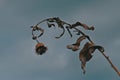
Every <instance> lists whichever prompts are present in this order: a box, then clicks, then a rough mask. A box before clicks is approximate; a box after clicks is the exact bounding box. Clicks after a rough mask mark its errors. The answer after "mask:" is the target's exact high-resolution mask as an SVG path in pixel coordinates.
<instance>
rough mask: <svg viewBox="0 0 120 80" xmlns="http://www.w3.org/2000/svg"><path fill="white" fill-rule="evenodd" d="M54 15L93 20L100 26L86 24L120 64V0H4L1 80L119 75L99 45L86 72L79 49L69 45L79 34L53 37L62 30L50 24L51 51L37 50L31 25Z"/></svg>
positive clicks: (111, 78)
mask: <svg viewBox="0 0 120 80" xmlns="http://www.w3.org/2000/svg"><path fill="white" fill-rule="evenodd" d="M50 17H60V18H61V19H62V20H64V21H66V22H68V23H75V22H77V21H80V22H83V23H86V24H88V25H94V26H95V31H85V30H84V29H82V28H81V30H83V31H84V32H85V33H86V34H88V35H89V36H90V37H91V39H92V40H93V41H94V42H95V43H96V44H98V45H101V46H103V47H104V48H105V52H106V54H107V55H109V57H110V59H111V60H112V62H113V63H114V65H115V66H117V68H118V69H119V70H120V51H119V50H120V0H0V37H1V38H0V80H119V79H120V78H119V77H118V75H117V74H116V73H115V71H114V70H113V69H112V68H111V66H110V65H109V63H108V62H107V60H106V59H105V58H104V57H103V55H102V54H101V53H100V52H99V51H95V53H94V56H93V58H92V59H91V60H90V61H89V62H88V63H87V67H86V71H87V72H86V74H85V75H83V73H82V70H81V67H80V64H81V63H80V61H79V58H78V56H79V52H80V50H79V51H77V52H72V51H71V50H68V49H66V45H67V44H71V43H74V42H75V40H76V39H77V36H74V37H73V38H70V37H69V35H68V34H67V33H66V34H65V35H64V36H63V37H61V38H60V39H58V40H56V39H54V37H55V36H57V35H59V34H60V33H57V29H54V28H52V29H48V28H47V25H45V24H44V27H43V28H44V29H45V34H44V35H43V36H42V37H41V39H40V41H41V42H43V43H45V45H46V46H48V51H47V52H46V54H44V55H42V56H38V55H36V54H35V51H34V47H35V45H36V42H35V41H33V40H32V35H31V29H30V26H32V25H34V24H36V23H37V22H39V21H40V20H43V19H46V18H50ZM59 30H60V29H59ZM84 43H85V42H84ZM81 47H82V46H81Z"/></svg>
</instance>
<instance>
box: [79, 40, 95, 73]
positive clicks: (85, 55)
mask: <svg viewBox="0 0 120 80" xmlns="http://www.w3.org/2000/svg"><path fill="white" fill-rule="evenodd" d="M91 46H93V44H92V43H89V42H87V43H86V44H85V45H84V47H83V49H82V50H81V51H80V53H79V59H80V61H81V68H82V70H83V73H84V74H85V66H86V62H87V61H89V60H90V59H91V58H92V55H91V53H88V48H89V47H91Z"/></svg>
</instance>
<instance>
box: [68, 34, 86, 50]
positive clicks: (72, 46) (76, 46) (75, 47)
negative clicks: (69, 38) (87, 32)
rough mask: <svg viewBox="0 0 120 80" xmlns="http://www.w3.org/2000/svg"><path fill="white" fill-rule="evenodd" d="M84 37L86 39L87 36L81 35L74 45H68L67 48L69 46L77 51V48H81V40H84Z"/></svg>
mask: <svg viewBox="0 0 120 80" xmlns="http://www.w3.org/2000/svg"><path fill="white" fill-rule="evenodd" d="M84 39H86V36H81V37H79V38H78V39H77V41H76V42H75V43H74V44H72V45H67V48H68V49H71V50H72V51H77V50H79V47H80V43H81V41H83V40H84Z"/></svg>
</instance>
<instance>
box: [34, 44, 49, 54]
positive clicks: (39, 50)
mask: <svg viewBox="0 0 120 80" xmlns="http://www.w3.org/2000/svg"><path fill="white" fill-rule="evenodd" d="M35 50H36V53H37V54H38V55H42V54H44V53H45V52H46V51H47V47H46V46H45V45H44V44H43V43H38V44H36V46H35Z"/></svg>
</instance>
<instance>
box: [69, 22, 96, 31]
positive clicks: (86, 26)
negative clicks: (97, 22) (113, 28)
mask: <svg viewBox="0 0 120 80" xmlns="http://www.w3.org/2000/svg"><path fill="white" fill-rule="evenodd" d="M77 26H81V27H83V28H84V29H86V30H94V29H95V28H94V26H90V27H89V26H88V25H87V24H84V23H81V22H76V23H75V24H72V26H71V28H74V27H77Z"/></svg>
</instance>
